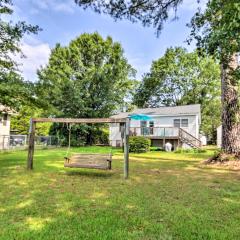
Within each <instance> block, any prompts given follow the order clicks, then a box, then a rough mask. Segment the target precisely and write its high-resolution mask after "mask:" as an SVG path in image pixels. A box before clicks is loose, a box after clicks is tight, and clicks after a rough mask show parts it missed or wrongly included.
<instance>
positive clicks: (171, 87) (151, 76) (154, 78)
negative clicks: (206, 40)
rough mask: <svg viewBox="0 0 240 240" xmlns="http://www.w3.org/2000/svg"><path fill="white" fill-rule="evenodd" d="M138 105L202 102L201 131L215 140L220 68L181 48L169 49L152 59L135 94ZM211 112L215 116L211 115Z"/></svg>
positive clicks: (217, 123)
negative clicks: (149, 68)
mask: <svg viewBox="0 0 240 240" xmlns="http://www.w3.org/2000/svg"><path fill="white" fill-rule="evenodd" d="M134 101H135V104H136V105H137V106H139V107H159V106H176V105H186V104H201V106H202V131H203V132H204V133H205V134H206V135H208V136H209V137H210V138H211V139H216V128H217V127H218V126H219V125H220V105H221V104H220V67H219V64H217V63H216V62H215V61H214V60H213V59H212V58H209V57H199V55H198V53H197V52H192V53H188V52H187V51H186V49H184V48H181V47H176V48H169V49H167V50H166V52H165V54H164V56H163V57H161V58H159V59H158V60H156V61H153V63H152V67H151V70H150V73H147V74H146V75H145V76H144V78H143V81H142V83H141V85H140V86H139V88H138V89H137V91H136V94H135V97H134ZM213 114H214V115H213Z"/></svg>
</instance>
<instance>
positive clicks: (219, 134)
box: [217, 125, 222, 148]
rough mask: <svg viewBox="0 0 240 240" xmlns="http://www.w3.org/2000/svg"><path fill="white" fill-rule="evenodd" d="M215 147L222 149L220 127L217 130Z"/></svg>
mask: <svg viewBox="0 0 240 240" xmlns="http://www.w3.org/2000/svg"><path fill="white" fill-rule="evenodd" d="M217 146H218V148H221V147H222V125H221V126H219V127H218V128H217Z"/></svg>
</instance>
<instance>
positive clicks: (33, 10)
mask: <svg viewBox="0 0 240 240" xmlns="http://www.w3.org/2000/svg"><path fill="white" fill-rule="evenodd" d="M183 2H184V3H183V4H182V5H181V6H180V7H179V9H178V13H177V15H178V17H179V19H178V20H177V21H172V20H169V21H168V22H167V23H166V24H165V25H164V29H163V31H162V32H161V35H160V36H159V37H157V36H156V34H155V29H153V28H151V27H150V28H144V27H142V25H141V23H134V24H133V23H131V22H129V21H127V20H123V21H117V22H116V21H114V20H113V19H112V18H111V17H109V16H107V15H99V14H97V13H94V12H93V11H91V10H83V9H82V8H80V7H79V6H77V5H76V4H75V3H74V0H41V1H36V0H13V4H14V14H13V16H12V20H13V21H18V20H24V21H26V22H28V23H31V24H33V25H39V26H40V27H41V28H42V31H41V32H39V33H38V34H37V35H28V36H25V37H24V39H23V41H22V43H21V48H22V51H23V53H24V55H25V56H26V58H20V57H16V60H17V61H18V62H19V63H20V67H19V68H20V70H21V71H22V75H23V76H24V78H25V79H26V80H30V81H36V80H37V74H36V71H37V69H39V68H40V67H41V66H45V65H46V64H47V62H48V58H49V55H50V52H51V49H52V48H54V46H55V45H56V43H60V44H61V45H62V46H67V45H68V44H69V42H70V41H71V40H73V39H74V38H76V37H78V36H79V35H81V34H82V33H85V32H86V33H93V32H98V33H99V34H100V35H102V36H103V37H104V38H106V36H111V37H112V38H113V40H114V41H117V42H120V43H121V45H122V47H123V49H124V54H125V56H126V58H127V59H128V61H129V63H130V64H131V65H132V66H133V67H134V68H135V69H136V70H137V79H138V80H141V77H142V75H143V74H144V73H146V72H148V71H149V69H150V66H151V63H152V61H153V60H156V59H158V58H160V57H161V56H163V54H164V52H165V51H166V49H167V48H168V47H175V46H182V47H186V48H187V49H188V50H189V51H192V50H193V49H194V48H195V46H194V44H192V45H191V46H188V45H187V43H186V42H185V41H186V39H187V37H188V36H189V33H190V29H189V28H188V27H187V26H186V24H187V23H189V22H190V20H191V17H192V16H193V15H194V13H195V12H196V10H197V8H198V7H201V8H204V6H205V2H206V1H205V0H201V1H200V3H199V4H198V3H197V0H184V1H183ZM172 16H173V14H172Z"/></svg>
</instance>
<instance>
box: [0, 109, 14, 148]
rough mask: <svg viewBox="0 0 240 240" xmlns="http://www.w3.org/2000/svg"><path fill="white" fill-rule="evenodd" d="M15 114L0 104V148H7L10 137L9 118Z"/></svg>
mask: <svg viewBox="0 0 240 240" xmlns="http://www.w3.org/2000/svg"><path fill="white" fill-rule="evenodd" d="M13 114H15V112H14V111H13V110H11V109H10V108H9V107H5V106H3V105H0V150H3V149H8V147H9V146H8V145H9V137H10V119H11V115H13Z"/></svg>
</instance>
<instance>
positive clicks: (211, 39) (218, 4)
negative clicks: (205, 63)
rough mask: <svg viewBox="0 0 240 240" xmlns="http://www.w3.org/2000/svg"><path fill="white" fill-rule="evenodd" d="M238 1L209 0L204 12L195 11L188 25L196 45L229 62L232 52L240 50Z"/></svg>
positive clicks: (239, 7) (224, 61)
mask: <svg viewBox="0 0 240 240" xmlns="http://www.w3.org/2000/svg"><path fill="white" fill-rule="evenodd" d="M239 16H240V2H239V1H236V0H228V1H225V0H210V1H209V2H208V4H207V8H206V10H205V11H204V12H201V11H199V12H197V13H196V14H195V16H194V17H193V18H192V21H191V24H189V26H190V27H191V28H192V31H191V37H190V39H189V41H191V40H192V39H195V40H197V46H198V48H199V49H200V50H201V51H205V52H207V53H209V54H211V55H214V56H215V57H217V58H218V59H220V62H221V63H224V64H229V63H230V59H231V57H232V55H233V54H235V53H237V52H240V31H239V27H240V20H239V19H240V17H239Z"/></svg>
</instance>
